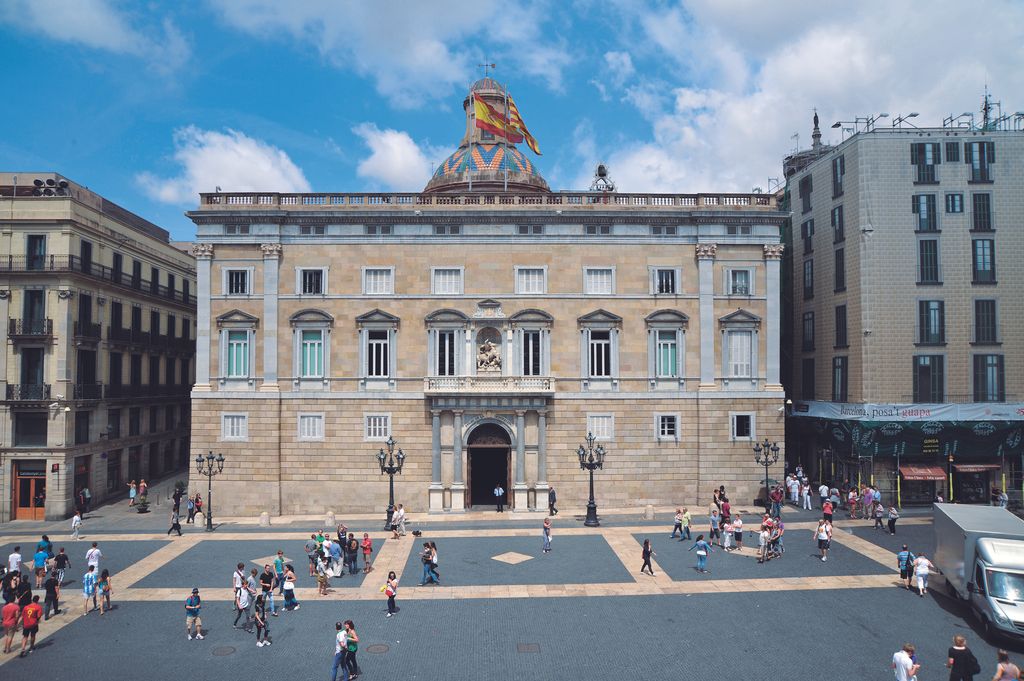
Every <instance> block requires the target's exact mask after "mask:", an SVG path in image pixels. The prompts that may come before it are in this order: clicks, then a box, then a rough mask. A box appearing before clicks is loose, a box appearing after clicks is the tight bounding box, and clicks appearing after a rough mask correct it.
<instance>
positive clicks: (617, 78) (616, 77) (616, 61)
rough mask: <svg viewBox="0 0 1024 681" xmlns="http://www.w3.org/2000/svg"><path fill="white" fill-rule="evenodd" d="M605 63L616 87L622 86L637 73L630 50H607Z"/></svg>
mask: <svg viewBox="0 0 1024 681" xmlns="http://www.w3.org/2000/svg"><path fill="white" fill-rule="evenodd" d="M604 63H605V66H606V67H607V73H608V75H609V76H610V77H611V81H612V85H614V86H615V87H622V86H623V85H624V84H625V83H626V81H627V80H629V79H630V78H632V77H633V74H634V73H636V69H635V68H633V58H632V57H630V56H629V52H614V51H612V52H605V53H604Z"/></svg>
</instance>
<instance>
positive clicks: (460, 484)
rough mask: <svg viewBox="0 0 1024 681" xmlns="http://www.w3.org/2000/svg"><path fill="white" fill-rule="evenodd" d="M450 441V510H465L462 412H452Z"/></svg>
mask: <svg viewBox="0 0 1024 681" xmlns="http://www.w3.org/2000/svg"><path fill="white" fill-rule="evenodd" d="M453 413H454V415H455V422H454V424H453V426H454V428H453V433H452V436H453V438H454V439H453V441H452V510H453V511H464V510H466V482H465V480H463V478H462V410H456V411H455V412H453Z"/></svg>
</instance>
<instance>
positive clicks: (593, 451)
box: [576, 433, 605, 527]
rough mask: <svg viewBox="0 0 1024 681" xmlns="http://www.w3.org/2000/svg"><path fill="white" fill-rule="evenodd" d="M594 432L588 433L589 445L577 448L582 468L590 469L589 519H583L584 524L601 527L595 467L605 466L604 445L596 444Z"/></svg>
mask: <svg viewBox="0 0 1024 681" xmlns="http://www.w3.org/2000/svg"><path fill="white" fill-rule="evenodd" d="M596 439H597V438H596V437H594V434H593V433H587V446H586V447H584V446H583V445H580V448H579V449H577V450H576V454H577V456H579V457H580V468H582V469H583V470H587V471H590V500H589V501H587V519H586V520H585V521H583V524H584V525H586V526H587V527H599V526H600V525H601V523H599V522H598V520H597V503H596V502H595V501H594V469H595V468H604V454H605V451H604V445H601V444H599V445H597V447H595V446H594V440H596Z"/></svg>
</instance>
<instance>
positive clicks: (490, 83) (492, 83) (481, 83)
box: [469, 76, 505, 94]
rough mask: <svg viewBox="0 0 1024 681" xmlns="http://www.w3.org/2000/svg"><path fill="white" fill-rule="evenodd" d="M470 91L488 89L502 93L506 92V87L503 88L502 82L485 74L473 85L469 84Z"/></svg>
mask: <svg viewBox="0 0 1024 681" xmlns="http://www.w3.org/2000/svg"><path fill="white" fill-rule="evenodd" d="M469 91H470V92H488V91H491V92H500V93H503V94H504V92H505V88H503V87H502V86H501V83H499V82H498V81H496V80H494V79H493V78H491V77H490V76H484V77H483V78H481V79H480V80H478V81H477V82H475V83H473V84H472V85H470V86H469Z"/></svg>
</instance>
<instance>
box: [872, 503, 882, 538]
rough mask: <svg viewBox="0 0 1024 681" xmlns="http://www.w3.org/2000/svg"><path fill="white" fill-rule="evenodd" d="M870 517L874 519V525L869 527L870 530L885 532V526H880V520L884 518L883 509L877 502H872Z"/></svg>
mask: <svg viewBox="0 0 1024 681" xmlns="http://www.w3.org/2000/svg"><path fill="white" fill-rule="evenodd" d="M871 515H872V517H873V518H874V519H875V524H874V525H872V526H871V529H872V530H882V531H883V532H884V531H885V526H884V525H883V524H882V519H883V518H885V509H884V508H883V507H882V504H881V503H879V502H877V501H876V502H874V508H873V509H872V511H871Z"/></svg>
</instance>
